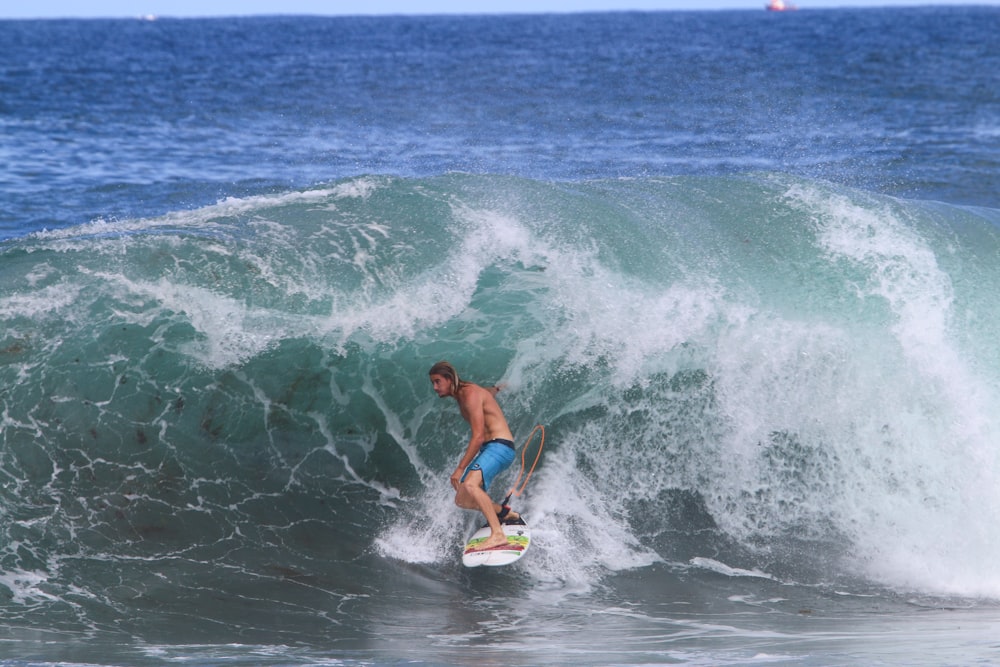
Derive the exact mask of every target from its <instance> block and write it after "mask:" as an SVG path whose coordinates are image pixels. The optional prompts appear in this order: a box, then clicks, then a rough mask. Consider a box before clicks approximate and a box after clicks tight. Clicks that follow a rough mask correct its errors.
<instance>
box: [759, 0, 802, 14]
mask: <svg viewBox="0 0 1000 667" xmlns="http://www.w3.org/2000/svg"><path fill="white" fill-rule="evenodd" d="M765 8H766V9H767V11H769V12H791V11H795V10H796V9H798V7H796V6H795V5H790V4H788V3H787V2H785V1H784V0H771V1H770V2H769V3H767V5H765Z"/></svg>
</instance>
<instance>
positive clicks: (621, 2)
mask: <svg viewBox="0 0 1000 667" xmlns="http://www.w3.org/2000/svg"><path fill="white" fill-rule="evenodd" d="M786 2H788V0H786ZM765 3H766V0H472V1H470V0H361V2H358V0H85V1H83V2H81V0H28V1H24V0H20V1H19V0H2V1H0V5H2V6H0V18H61V17H65V18H103V17H138V16H174V17H182V16H184V17H187V16H190V17H195V16H248V15H254V14H317V15H325V16H337V15H356V14H484V13H510V14H519V13H541V12H544V13H549V12H590V11H624V10H647V11H655V10H691V9H763V7H764V4H765ZM791 3H793V4H797V5H798V6H799V8H801V9H812V8H817V9H818V8H827V7H888V6H917V5H969V4H977V5H1000V0H989V1H983V0H923V1H922V0H791Z"/></svg>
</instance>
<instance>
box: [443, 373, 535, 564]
mask: <svg viewBox="0 0 1000 667" xmlns="http://www.w3.org/2000/svg"><path fill="white" fill-rule="evenodd" d="M429 375H430V378H431V386H432V387H433V388H434V391H435V393H437V395H438V396H439V397H441V398H445V397H447V396H451V397H453V398H454V399H455V400H456V401H457V402H458V409H459V411H460V412H461V413H462V417H463V418H464V419H465V421H467V422H469V427H470V428H471V429H472V436H471V437H470V438H469V444H468V446H467V447H466V448H465V453H464V454H463V455H462V458H461V460H459V462H458V467H457V468H455V472H453V473H452V474H451V485H452V486H453V487H455V504H456V505H458V506H459V507H461V508H463V509H467V510H479V511H480V512H482V513H483V515H484V516H485V517H486V521H487V523H488V524H489V526H490V537H489V539H488V540H486V542H484V543H483V545H482V546H481V547H480V548H481V549H490V548H493V547H498V546H501V545H503V544H506V543H507V536H506V535H504V532H503V528H501V523H500V520H501V518H503V519H504V521H517V520H518V519H519V517H518V515H517V513H516V512H511V511H510V508H509V507H501V506H500V505H499V504H497V503H495V502H493V500H492V499H491V498H490V496H489V494H488V493H487V492H488V491H489V489H490V483H491V482H492V481H493V478H494V477H496V476H497V475H498V474H500V473H501V472H503V471H504V470H506V469H507V468H508V467H510V464H511V463H513V462H514V436H513V435H511V432H510V427H509V426H507V419H506V418H505V417H504V416H503V412H502V411H501V410H500V406H499V405H498V404H497V401H496V399H495V398H494V396H496V394H497V392H498V391H500V389H499V387H490V388H489V389H485V388H483V387H480V386H479V385H476V384H472V383H471V382H465V381H463V380H461V379H459V377H458V372H457V371H455V367H454V366H452V365H451V364H449V363H448V362H447V361H439V362H438V363H436V364H434V366H433V367H432V368H431V370H430V372H429Z"/></svg>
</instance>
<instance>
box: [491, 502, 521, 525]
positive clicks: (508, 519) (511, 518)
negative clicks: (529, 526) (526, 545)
mask: <svg viewBox="0 0 1000 667" xmlns="http://www.w3.org/2000/svg"><path fill="white" fill-rule="evenodd" d="M497 518H498V519H500V523H505V524H514V525H516V524H519V523H521V515H520V514H518V513H517V512H515V511H514V510H512V509H511V508H510V506H508V505H504V506H503V507H501V508H500V511H499V512H498V513H497Z"/></svg>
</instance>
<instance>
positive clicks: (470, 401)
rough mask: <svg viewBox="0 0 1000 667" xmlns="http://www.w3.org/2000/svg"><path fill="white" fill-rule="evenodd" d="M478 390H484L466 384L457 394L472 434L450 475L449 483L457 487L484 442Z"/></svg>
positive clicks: (459, 405) (481, 406)
mask: <svg viewBox="0 0 1000 667" xmlns="http://www.w3.org/2000/svg"><path fill="white" fill-rule="evenodd" d="M480 391H485V390H484V389H483V388H482V387H479V386H475V385H466V387H465V388H464V389H462V391H461V392H460V393H459V395H458V396H457V399H458V408H459V411H460V412H461V413H462V416H463V417H464V418H465V420H466V421H467V422H469V428H470V429H472V434H471V435H470V437H469V444H468V446H466V448H465V454H463V455H462V458H461V460H459V462H458V467H457V468H455V472H453V473H452V475H451V485H452V486H454V487H456V488H458V484H459V480H461V479H462V474H463V473H464V472H465V469H466V468H468V467H469V464H470V463H472V460H473V459H474V458H476V454H478V453H479V448H480V447H482V446H483V443H484V442H486V414H485V412H484V411H483V399H482V396H480V395H479V392H480Z"/></svg>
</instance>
